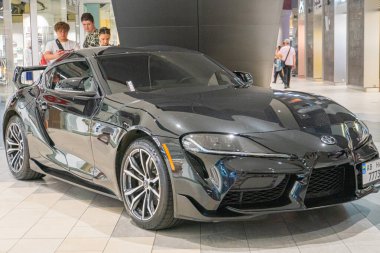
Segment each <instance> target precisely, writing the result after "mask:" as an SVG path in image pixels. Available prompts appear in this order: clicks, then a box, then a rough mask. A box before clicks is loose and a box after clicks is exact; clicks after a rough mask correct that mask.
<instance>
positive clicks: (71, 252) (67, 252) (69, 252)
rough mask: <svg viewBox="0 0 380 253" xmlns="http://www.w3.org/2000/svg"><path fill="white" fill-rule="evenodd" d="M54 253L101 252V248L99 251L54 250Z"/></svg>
mask: <svg viewBox="0 0 380 253" xmlns="http://www.w3.org/2000/svg"><path fill="white" fill-rule="evenodd" d="M54 253H103V251H102V250H100V251H92V250H90V251H89V250H86V251H60V250H59V251H56V252H54Z"/></svg>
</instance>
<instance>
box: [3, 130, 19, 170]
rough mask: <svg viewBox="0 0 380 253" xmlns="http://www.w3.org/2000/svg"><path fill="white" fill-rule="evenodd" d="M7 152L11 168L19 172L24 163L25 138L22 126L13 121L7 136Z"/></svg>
mask: <svg viewBox="0 0 380 253" xmlns="http://www.w3.org/2000/svg"><path fill="white" fill-rule="evenodd" d="M5 138H6V139H5V148H6V154H7V158H8V161H9V165H10V167H11V170H12V171H13V172H15V173H18V172H19V171H20V170H21V169H22V166H23V163H24V139H23V135H22V132H21V129H20V127H19V126H18V125H17V124H16V123H12V124H10V125H9V127H8V131H7V135H6V137H5Z"/></svg>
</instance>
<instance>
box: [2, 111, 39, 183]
mask: <svg viewBox="0 0 380 253" xmlns="http://www.w3.org/2000/svg"><path fill="white" fill-rule="evenodd" d="M4 143H5V155H6V157H7V162H8V167H9V169H10V171H11V173H12V175H13V176H14V177H15V178H17V179H19V180H33V179H40V178H42V177H44V176H45V175H44V174H41V173H38V172H35V171H33V170H32V169H30V166H29V158H30V156H29V146H28V140H27V139H26V135H25V126H24V123H23V122H22V120H21V119H20V117H18V116H13V117H11V118H10V120H9V122H8V125H7V128H6V130H5V140H4Z"/></svg>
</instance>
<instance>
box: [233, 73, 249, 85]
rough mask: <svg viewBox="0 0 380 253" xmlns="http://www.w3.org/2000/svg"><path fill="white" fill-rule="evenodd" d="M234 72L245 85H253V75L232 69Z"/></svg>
mask: <svg viewBox="0 0 380 253" xmlns="http://www.w3.org/2000/svg"><path fill="white" fill-rule="evenodd" d="M234 74H235V75H236V76H237V77H238V78H239V79H240V80H241V81H242V82H243V83H244V84H245V85H247V86H250V85H253V76H252V74H251V73H248V72H244V71H234Z"/></svg>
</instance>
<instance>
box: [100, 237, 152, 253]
mask: <svg viewBox="0 0 380 253" xmlns="http://www.w3.org/2000/svg"><path fill="white" fill-rule="evenodd" d="M153 242H154V237H118V238H111V239H110V240H109V242H108V243H107V246H106V248H105V250H104V253H119V252H120V253H125V252H126V250H128V249H130V250H133V253H150V252H151V251H152V246H153Z"/></svg>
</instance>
